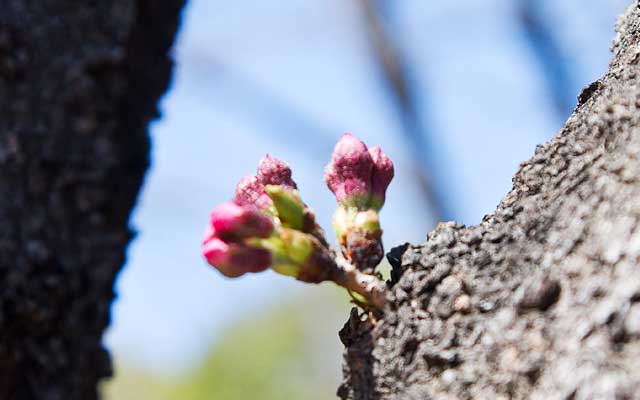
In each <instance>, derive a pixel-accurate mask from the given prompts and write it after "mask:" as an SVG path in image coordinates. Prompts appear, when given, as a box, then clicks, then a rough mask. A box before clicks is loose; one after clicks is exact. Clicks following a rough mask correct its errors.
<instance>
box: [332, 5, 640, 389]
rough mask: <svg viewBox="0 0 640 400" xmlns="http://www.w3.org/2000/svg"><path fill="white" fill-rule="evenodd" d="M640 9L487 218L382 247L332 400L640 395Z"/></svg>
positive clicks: (351, 325) (347, 339)
mask: <svg viewBox="0 0 640 400" xmlns="http://www.w3.org/2000/svg"><path fill="white" fill-rule="evenodd" d="M639 7H640V6H639V5H637V4H634V5H633V6H631V7H630V8H629V9H628V10H627V12H626V13H625V15H624V16H623V17H622V18H621V19H620V20H619V22H618V26H617V31H618V35H617V37H616V39H615V41H614V45H613V61H612V62H611V65H610V69H609V72H608V73H607V74H606V76H604V77H603V78H602V79H600V80H599V81H597V82H595V83H594V84H592V85H590V86H589V87H588V88H586V89H585V90H584V91H583V92H582V93H581V94H580V97H579V99H580V100H579V104H578V106H577V108H576V110H575V112H574V113H573V115H572V116H571V117H570V118H569V120H568V121H567V123H566V125H565V127H564V128H563V129H562V130H561V131H560V133H559V134H558V135H557V137H556V138H554V139H553V140H552V141H550V142H549V143H547V144H545V145H544V146H539V147H538V148H537V149H536V154H535V156H534V157H533V158H532V159H531V160H529V161H527V162H525V163H523V164H522V165H521V167H520V170H519V171H518V173H517V174H516V176H515V178H514V180H513V183H514V186H513V190H512V191H511V192H510V193H508V194H507V195H506V196H505V197H504V199H503V200H502V202H501V204H500V205H499V206H498V208H497V210H496V212H495V213H494V214H493V215H491V216H487V217H485V218H484V220H483V221H482V223H481V224H480V225H478V226H473V227H464V226H461V225H458V224H455V223H444V224H440V225H439V226H438V227H437V228H436V230H435V231H434V232H432V233H431V234H430V235H429V238H428V241H427V242H426V243H425V244H423V245H419V246H407V247H406V248H400V249H396V250H395V252H392V255H391V256H390V259H391V261H392V264H394V272H393V283H392V284H393V287H392V290H391V294H390V295H389V304H388V306H387V307H386V309H385V310H384V313H383V315H381V316H380V317H379V318H377V319H376V318H373V317H365V316H358V315H357V313H352V317H351V319H350V320H349V321H348V322H347V324H346V325H345V328H344V329H343V330H342V332H341V338H342V340H343V342H344V344H345V345H346V350H345V364H344V373H345V376H344V378H345V381H344V383H343V385H342V386H341V388H340V390H339V395H340V396H341V397H342V398H343V399H352V398H353V399H402V400H412V399H470V398H475V399H509V398H514V399H524V398H534V399H618V398H619V399H640V65H639V62H640V9H639ZM514 134H517V132H514ZM469 201H473V199H469Z"/></svg>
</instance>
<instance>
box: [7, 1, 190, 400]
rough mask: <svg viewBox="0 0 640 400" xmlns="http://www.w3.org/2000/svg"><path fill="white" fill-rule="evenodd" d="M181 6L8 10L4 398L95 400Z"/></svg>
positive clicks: (21, 4)
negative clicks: (131, 216)
mask: <svg viewBox="0 0 640 400" xmlns="http://www.w3.org/2000/svg"><path fill="white" fill-rule="evenodd" d="M182 2H183V0H164V1H152V0H137V1H133V0H113V1H106V0H105V1H92V2H73V1H68V0H5V1H3V2H2V5H1V6H0V288H1V290H0V398H2V399H95V398H97V397H98V395H97V390H96V385H97V383H98V381H99V379H101V378H103V377H106V376H109V375H110V373H111V362H110V359H109V355H108V353H107V352H106V350H105V349H103V347H102V345H101V337H102V334H103V331H104V329H105V328H106V326H107V324H108V322H109V308H110V305H111V301H112V299H113V295H114V294H113V281H114V277H115V276H116V274H117V272H118V270H119V269H120V267H121V266H122V264H123V261H124V254H125V247H126V245H127V242H128V241H129V240H130V239H131V236H132V234H131V231H130V230H129V228H128V226H127V221H128V217H129V213H130V211H131V208H132V206H133V204H134V201H135V199H136V195H137V193H138V189H139V187H140V184H141V182H142V178H143V175H144V172H145V169H146V168H147V164H148V160H147V157H148V151H149V140H148V135H147V124H148V122H149V121H150V120H151V119H152V118H154V117H155V116H156V113H157V112H156V101H157V100H158V98H159V96H160V95H161V94H162V93H163V92H164V90H165V88H166V87H167V84H168V80H169V76H170V72H171V61H170V59H169V57H168V55H167V54H168V50H169V48H170V46H171V43H172V40H173V37H174V34H175V31H176V28H177V23H178V17H179V12H180V8H181V6H182Z"/></svg>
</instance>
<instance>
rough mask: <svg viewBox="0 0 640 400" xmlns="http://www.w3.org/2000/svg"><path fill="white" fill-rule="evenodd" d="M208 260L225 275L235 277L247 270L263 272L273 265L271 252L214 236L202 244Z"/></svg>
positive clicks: (203, 252) (204, 254)
mask: <svg viewBox="0 0 640 400" xmlns="http://www.w3.org/2000/svg"><path fill="white" fill-rule="evenodd" d="M202 255H203V256H204V257H205V258H206V260H207V262H208V263H209V264H211V265H212V266H213V267H215V268H216V269H217V270H218V271H220V272H221V273H222V274H223V275H224V276H227V277H230V278H235V277H238V276H241V275H244V274H246V273H247V272H261V271H264V270H266V269H267V268H269V265H271V260H272V259H271V254H270V253H269V252H268V251H266V250H264V249H260V248H255V247H250V246H247V245H244V244H241V243H234V242H225V241H224V240H222V239H220V238H218V237H213V238H211V239H209V240H207V241H206V242H205V243H204V244H203V246H202Z"/></svg>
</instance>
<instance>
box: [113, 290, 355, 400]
mask: <svg viewBox="0 0 640 400" xmlns="http://www.w3.org/2000/svg"><path fill="white" fill-rule="evenodd" d="M308 294H309V296H304V297H297V298H293V299H290V300H289V301H288V302H287V303H286V304H278V305H276V306H273V307H271V308H270V309H268V310H266V311H264V310H263V311H261V312H258V313H256V314H252V315H248V316H247V317H246V318H245V319H244V320H242V321H241V322H240V323H238V324H236V325H235V326H233V327H232V328H230V329H228V330H227V331H226V332H225V334H224V335H223V336H222V337H220V338H218V339H217V340H216V341H215V343H214V344H213V345H212V347H211V349H210V350H209V351H208V352H207V354H206V355H205V356H204V357H203V359H202V361H201V363H200V364H199V365H197V366H196V367H195V368H193V369H192V370H190V371H188V372H187V373H185V374H183V375H181V376H178V377H168V376H161V375H157V374H155V375H154V374H152V373H149V372H145V371H140V370H135V369H132V368H131V367H130V366H129V367H128V366H127V365H126V363H125V365H123V366H120V365H117V368H116V377H115V378H114V380H113V381H111V382H107V383H106V384H105V385H104V387H103V395H104V396H103V397H104V398H105V399H107V400H116V399H117V400H129V399H131V400H133V399H135V400H145V399H153V400H174V399H180V400H205V399H207V400H209V399H215V400H244V399H246V400H252V399H260V400H302V399H304V400H328V399H335V398H336V396H335V391H336V389H337V385H338V381H339V377H340V356H341V354H342V345H341V344H340V342H339V340H338V337H337V331H338V330H339V329H340V327H341V326H342V324H343V323H344V321H345V320H346V318H347V316H348V310H349V308H350V307H351V305H350V304H349V303H348V300H347V296H346V294H345V293H344V291H343V290H341V289H339V288H336V287H332V286H331V285H321V286H320V287H316V288H315V289H314V290H309V293H308Z"/></svg>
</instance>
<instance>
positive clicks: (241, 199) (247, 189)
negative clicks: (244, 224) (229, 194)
mask: <svg viewBox="0 0 640 400" xmlns="http://www.w3.org/2000/svg"><path fill="white" fill-rule="evenodd" d="M235 202H236V203H238V204H240V205H253V206H254V207H256V208H258V209H259V210H262V211H266V212H272V211H273V202H272V201H271V198H270V197H269V196H268V195H267V193H266V192H265V190H264V185H263V184H262V183H261V182H260V180H259V179H258V177H256V176H253V175H246V176H244V177H243V178H242V179H241V180H240V182H238V185H237V186H236V195H235Z"/></svg>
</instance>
